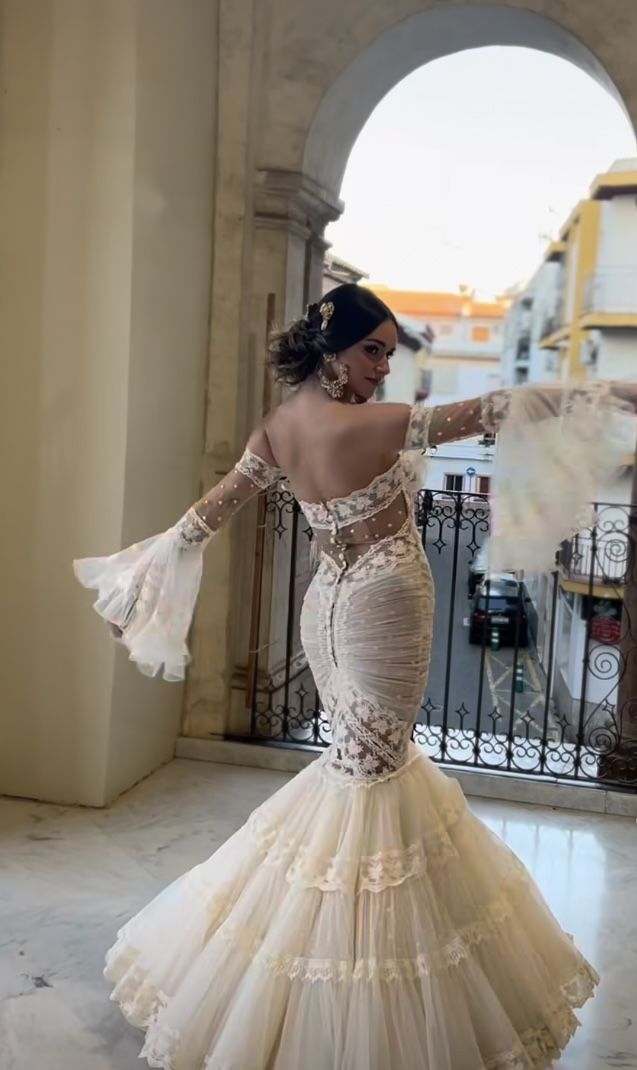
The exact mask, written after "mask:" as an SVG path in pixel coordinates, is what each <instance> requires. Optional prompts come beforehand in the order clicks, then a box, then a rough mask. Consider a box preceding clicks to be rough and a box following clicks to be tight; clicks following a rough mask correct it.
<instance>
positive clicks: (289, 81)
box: [184, 0, 637, 735]
mask: <svg viewBox="0 0 637 1070" xmlns="http://www.w3.org/2000/svg"><path fill="white" fill-rule="evenodd" d="M554 7H555V5H554V4H552V3H551V0H525V3H524V7H522V6H521V3H520V2H519V0H499V2H492V3H490V4H483V3H480V2H479V0H476V2H471V0H465V2H464V3H462V4H456V3H454V2H453V0H444V2H442V3H437V4H433V3H431V2H430V0H388V2H387V3H386V4H384V5H372V6H370V5H369V4H368V3H367V0H350V4H349V5H348V18H347V28H346V27H345V23H344V20H343V13H342V5H341V4H340V3H339V2H338V0H326V2H325V3H324V4H322V5H321V6H320V7H317V6H316V5H311V4H310V3H309V2H305V0H303V2H302V3H299V4H297V5H296V6H295V7H294V13H293V16H292V9H291V8H290V5H289V0H273V3H272V4H271V5H270V8H269V10H268V14H267V17H266V15H265V14H264V15H263V19H262V20H259V22H258V25H257V24H255V25H254V26H251V27H250V32H249V33H248V28H247V27H246V31H245V32H246V41H245V47H244V49H243V51H242V53H241V55H240V56H239V58H237V57H238V53H237V43H236V34H237V28H236V26H235V25H234V24H233V25H232V26H229V27H228V31H227V32H228V38H227V43H228V47H229V48H230V50H231V51H232V54H233V56H234V57H235V61H234V65H233V66H232V68H231V69H230V67H228V71H227V79H226V80H227V92H226V93H225V95H222V97H221V98H220V101H221V102H220V110H219V125H220V129H221V130H222V131H225V132H226V139H227V147H226V148H225V150H224V153H222V155H221V157H220V160H219V164H218V190H219V191H220V192H219V193H218V196H217V204H216V217H215V219H216V224H215V225H216V228H217V231H216V233H217V236H216V239H215V265H218V267H219V270H215V267H214V266H213V286H212V300H211V323H212V333H211V343H210V372H209V382H210V387H211V396H213V397H214V396H215V390H216V388H217V386H218V383H219V381H220V379H221V378H223V379H224V382H225V387H224V399H225V400H224V404H223V405H220V406H218V407H215V406H211V408H210V409H209V412H208V421H207V429H206V450H207V453H208V454H209V455H210V456H213V455H214V453H215V450H218V443H219V442H223V443H225V445H224V449H225V450H226V453H227V454H228V457H229V456H231V455H234V456H238V454H239V452H240V449H241V448H242V445H243V443H244V442H245V436H246V434H247V433H248V432H249V430H250V429H251V427H252V426H254V424H255V423H257V422H258V420H259V419H260V418H261V416H262V413H263V411H264V405H265V404H266V403H265V402H264V396H267V391H265V393H264V389H263V383H264V369H263V347H262V340H263V338H264V334H265V329H266V325H267V323H268V320H269V317H270V316H272V315H273V316H274V318H275V320H276V321H278V322H282V321H286V320H289V319H291V318H293V317H294V316H295V315H296V314H298V312H299V311H300V309H301V308H302V307H303V304H304V303H305V302H306V301H307V300H308V299H310V298H311V297H314V296H316V295H317V294H318V293H319V292H320V286H321V276H322V267H323V257H324V252H325V240H324V232H325V228H326V226H327V225H328V224H329V223H330V222H332V221H334V220H335V219H337V218H338V217H339V215H340V213H341V211H342V205H341V203H340V201H339V193H340V185H341V180H342V177H343V173H344V170H345V167H346V164H347V160H348V157H349V154H350V151H351V148H352V146H353V144H354V142H355V140H356V138H357V136H358V133H359V132H360V130H361V128H362V126H363V125H364V123H365V121H366V120H367V118H368V117H369V115H370V114H371V112H372V111H373V110H374V108H375V106H376V104H377V103H378V102H379V101H380V100H381V99H382V98H383V96H384V95H385V94H386V93H387V92H388V91H389V90H390V89H391V88H392V87H393V86H394V85H396V84H397V83H398V82H399V81H401V80H402V79H403V78H404V77H405V76H406V75H408V74H409V73H411V72H412V71H414V70H415V69H416V68H418V67H419V66H422V65H424V64H426V63H428V62H430V61H431V60H433V59H436V58H439V57H444V56H448V55H451V54H453V53H457V52H460V51H463V50H469V49H474V48H481V47H488V46H492V45H502V46H507V45H509V46H519V47H526V48H533V49H538V50H542V51H545V52H548V53H552V54H554V55H555V56H558V57H561V58H563V59H565V60H567V61H570V62H571V63H574V64H576V65H577V66H578V67H580V68H581V69H582V70H584V71H586V72H587V73H588V74H590V75H591V76H592V77H593V78H595V79H596V80H597V81H598V82H599V83H600V84H601V85H603V86H604V87H605V88H606V89H607V90H608V92H609V93H611V94H612V95H613V96H614V98H615V99H616V100H617V101H619V103H620V104H621V106H622V107H624V109H625V110H626V112H627V113H628V115H629V116H632V118H633V120H634V119H635V117H637V78H636V77H635V75H634V62H633V56H632V49H631V45H630V39H631V32H632V30H633V29H635V30H637V12H635V11H634V9H633V7H632V5H629V4H628V3H626V4H625V6H624V9H623V11H622V19H623V21H622V20H620V19H619V17H618V18H617V19H616V20H615V21H614V22H613V23H612V25H609V23H608V20H607V19H606V18H605V17H604V16H603V14H602V13H601V11H600V9H599V7H598V5H597V4H596V3H595V0H581V2H580V0H566V2H565V3H564V4H562V5H560V21H559V22H558V21H556V20H555V18H554V17H553V10H554ZM530 9H533V10H530ZM261 47H263V49H264V51H263V53H260V52H259V49H260V48H261ZM258 55H265V57H266V62H265V63H264V64H263V65H262V66H260V65H259V64H256V65H255V56H258ZM224 70H225V69H224ZM224 77H225V75H224ZM240 86H241V89H240V88H239V87H240ZM241 109H243V111H241ZM237 124H238V125H237ZM242 124H243V125H242ZM251 138H252V141H251V140H250V139H251ZM242 139H243V141H242ZM245 146H248V148H249V151H247V150H246V148H245ZM239 249H240V250H241V252H240V253H239ZM229 295H234V297H233V300H234V299H235V298H236V307H237V308H238V309H241V310H245V311H248V310H249V315H247V316H243V315H239V314H237V315H234V314H233V316H231V317H229V315H228V297H229ZM239 369H240V370H239ZM225 456H226V454H225V453H224V458H225ZM224 463H225V460H224ZM250 530H251V529H250ZM250 530H249V529H248V526H247V525H246V526H245V527H244V528H243V529H242V532H243V535H245V538H244V537H243V535H241V536H240V537H239V539H238V540H237V545H236V547H235V554H234V558H233V561H232V562H231V563H230V562H228V568H229V570H230V572H231V574H232V578H233V579H234V580H236V582H237V583H239V582H240V577H245V576H247V575H250V574H251V571H252V564H253V556H254V537H253V534H251V533H250ZM231 589H232V583H231V584H230V585H228V593H227V594H225V595H224V597H223V598H220V597H219V593H218V592H213V591H212V590H209V591H207V592H204V595H203V597H202V602H201V618H202V619H204V618H205V619H207V620H208V625H209V627H210V621H215V622H217V624H216V626H218V629H219V631H220V632H222V633H225V634H232V635H234V636H235V637H236V639H234V640H233V641H232V643H230V644H229V645H228V647H226V648H224V649H219V650H218V651H214V652H212V655H211V652H210V651H209V650H208V644H206V643H204V635H203V628H202V630H201V641H196V642H195V644H194V648H195V664H194V666H193V671H192V672H191V686H190V687H189V693H188V697H187V702H186V719H185V723H184V731H185V732H186V734H190V735H202V734H208V733H210V734H212V733H218V734H221V733H223V732H224V731H227V728H228V725H229V717H228V714H227V712H226V711H227V710H228V708H230V707H232V708H233V709H234V711H235V715H236V716H234V720H233V722H232V723H233V725H234V731H235V732H236V733H237V734H241V725H243V724H244V723H245V701H244V699H245V687H244V684H243V681H244V679H245V664H246V661H245V651H246V648H247V636H248V635H249V634H250V607H249V605H248V599H247V598H242V599H241V600H240V604H238V603H236V602H234V601H233V599H232V598H231V595H230V591H231ZM231 619H233V621H234V623H233V626H232V628H231V629H229V628H228V625H227V622H228V621H229V620H231ZM197 631H198V627H197V625H196V626H195V632H197ZM231 648H232V649H231ZM204 649H205V651H206V653H205V657H204V654H203V651H204ZM199 650H201V651H202V653H201V654H199V653H198V651H199ZM222 676H223V677H224V678H225V679H226V680H228V681H230V680H234V681H236V683H233V685H232V687H231V690H232V698H231V700H230V701H229V700H228V698H227V697H226V696H227V692H224V693H223V694H221V693H220V690H219V688H215V687H214V686H213V683H212V681H214V680H215V679H218V678H219V677H222Z"/></svg>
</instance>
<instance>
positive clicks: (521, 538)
mask: <svg viewBox="0 0 637 1070" xmlns="http://www.w3.org/2000/svg"><path fill="white" fill-rule="evenodd" d="M502 416H503V419H502V422H501V423H500V425H499V434H498V449H497V455H496V462H495V473H494V480H493V495H492V525H491V532H492V533H491V537H490V539H489V545H488V561H489V569H490V571H492V572H502V571H505V570H522V569H524V570H525V571H526V572H527V573H529V574H532V575H533V574H538V573H541V572H544V571H546V570H550V569H553V568H554V567H555V554H556V551H557V549H558V547H559V545H560V543H561V542H562V541H563V540H564V539H567V538H569V537H570V536H571V535H572V534H574V533H575V532H578V531H581V530H582V528H585V527H586V526H587V525H588V524H589V523H590V522H591V520H592V515H593V510H592V503H593V502H594V501H595V499H596V498H598V497H599V494H600V493H601V494H604V493H608V491H607V489H606V488H607V486H608V481H609V480H610V479H611V478H612V477H613V476H614V475H617V473H618V472H619V470H620V469H621V467H622V466H623V465H625V464H626V463H627V457H629V456H630V455H632V454H633V453H634V450H635V426H636V425H635V418H634V414H633V410H632V407H631V406H630V405H629V404H628V403H626V402H623V401H622V400H620V398H619V396H618V393H617V392H613V384H611V383H608V382H604V381H597V382H595V381H594V382H591V383H586V384H580V385H577V386H573V387H561V386H558V385H555V386H553V385H551V386H549V387H531V386H529V387H524V388H519V389H518V390H512V391H510V392H509V395H508V398H507V406H506V412H503V414H502Z"/></svg>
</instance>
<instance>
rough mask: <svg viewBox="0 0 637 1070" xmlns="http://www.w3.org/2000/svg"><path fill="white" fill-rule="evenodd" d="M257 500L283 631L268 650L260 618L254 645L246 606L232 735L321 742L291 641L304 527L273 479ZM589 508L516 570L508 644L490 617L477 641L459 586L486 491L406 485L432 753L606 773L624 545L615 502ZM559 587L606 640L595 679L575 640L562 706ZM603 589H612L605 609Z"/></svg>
mask: <svg viewBox="0 0 637 1070" xmlns="http://www.w3.org/2000/svg"><path fill="white" fill-rule="evenodd" d="M267 502H268V504H267V514H268V515H269V516H270V517H271V518H272V522H273V524H274V535H275V540H276V542H277V543H279V544H280V546H281V555H280V561H279V565H280V568H279V580H280V583H281V585H282V589H284V590H285V591H287V592H288V600H287V609H286V611H285V613H284V614H283V615H282V616H281V607H282V605H283V600H282V599H280V600H277V603H276V604H277V606H279V610H278V614H279V618H280V619H279V620H278V631H279V632H280V634H281V635H282V636H283V637H284V638H285V642H284V643H283V645H282V646H281V647H280V655H278V656H277V658H276V659H274V660H273V651H274V644H273V641H272V638H273V637H272V632H270V634H269V646H268V643H266V642H265V640H264V638H263V637H262V636H261V633H260V631H259V628H260V627H261V625H260V623H259V621H258V620H257V619H256V618H255V627H254V628H253V630H252V640H253V647H252V652H251V654H250V658H251V662H252V668H253V673H252V678H253V679H254V681H255V686H254V688H253V690H252V691H251V693H250V695H249V696H248V707H249V708H250V714H251V716H250V726H249V729H248V731H247V734H246V735H244V736H242V737H241V739H242V741H243V742H245V741H246V740H247V741H250V742H252V743H259V744H260V745H262V746H269V747H274V748H277V747H278V748H280V747H288V748H289V747H295V748H299V749H300V750H301V751H305V752H306V753H307V754H308V756H309V754H312V753H315V752H317V751H319V752H320V750H321V749H322V748H324V747H326V746H329V744H330V742H331V735H330V728H329V723H328V720H327V718H326V715H325V713H324V710H323V707H322V704H321V699H320V696H319V693H318V691H317V688H316V685H315V682H314V680H313V678H312V675H311V672H310V669H309V666H308V665H307V662H306V660H305V658H304V655H303V652H302V648H301V643H300V632H299V610H300V602H301V600H302V597H303V592H304V586H306V585H307V582H308V581H309V574H308V575H307V576H306V572H307V570H305V571H303V569H304V566H303V562H304V561H305V560H306V558H307V556H308V546H309V543H310V541H311V539H312V533H311V531H310V529H309V528H308V527H307V525H305V524H304V522H303V520H302V517H301V515H300V511H299V507H298V505H297V503H296V502H295V501H294V499H293V496H292V495H291V493H290V491H289V490H286V489H284V488H282V487H277V490H276V491H271V492H269V494H268V498H267ZM593 513H594V521H593V523H592V524H591V526H590V527H589V528H587V529H586V530H584V531H583V532H582V533H581V534H580V535H578V536H577V538H574V539H573V540H571V541H570V542H567V543H565V544H564V545H563V546H562V551H561V554H560V559H559V565H558V568H556V570H555V571H554V572H553V573H552V574H551V575H549V576H546V577H541V578H540V577H525V578H524V580H521V579H520V581H519V582H518V584H517V587H516V588H515V592H514V595H513V598H514V602H515V605H514V607H513V608H512V613H513V617H512V618H511V619H513V620H514V623H513V638H512V640H511V643H510V645H507V641H505V640H507V636H505V635H504V634H503V635H502V636H501V635H500V634H499V630H498V635H497V636H496V635H495V633H494V630H493V629H494V626H490V625H488V624H484V625H481V627H482V632H481V634H480V642H479V643H475V642H474V641H473V640H472V641H471V642H470V641H469V640H470V637H469V632H470V624H471V615H472V613H473V608H474V607H473V602H472V601H471V600H470V598H469V594H468V590H469V580H470V574H471V566H472V562H474V560H475V559H476V555H477V553H478V550H479V549H480V547H481V546H482V545H483V543H484V541H485V540H486V538H487V537H488V533H489V527H490V523H491V510H490V503H489V498H488V495H481V494H467V493H463V492H452V491H440V490H428V489H424V490H421V491H420V492H419V493H418V496H417V499H416V518H417V524H418V529H419V532H420V538H421V540H422V543H423V546H424V547H425V550H426V553H427V557H428V560H429V564H430V567H431V570H432V574H433V577H434V582H435V586H436V590H437V592H438V597H437V599H436V617H435V622H434V640H433V648H432V658H431V670H430V674H429V680H428V683H427V690H426V693H425V694H424V695H423V698H422V705H421V709H420V712H419V715H418V716H417V719H416V724H415V726H414V740H415V742H416V743H418V744H419V745H420V746H421V747H422V749H423V751H424V752H425V753H426V754H427V755H428V756H429V757H430V758H432V759H433V760H434V761H436V762H438V763H439V764H441V765H442V766H445V765H448V766H454V767H455V768H463V769H465V770H473V771H477V770H481V771H482V772H485V773H492V774H496V773H497V774H503V773H504V774H514V775H516V776H518V777H519V776H531V777H533V778H539V779H543V778H546V779H549V780H550V779H552V778H560V779H562V780H564V781H571V782H576V783H580V784H581V783H588V784H596V785H597V786H605V785H607V784H608V783H609V777H610V776H612V774H609V772H608V769H609V762H610V761H611V759H612V756H613V754H614V751H615V749H616V748H617V747H618V746H620V744H621V740H622V731H623V725H624V722H625V711H624V705H623V702H624V700H623V698H620V697H618V695H617V680H618V678H619V677H620V676H621V675H622V673H623V672H624V669H625V658H626V653H625V651H624V650H623V649H620V647H619V646H618V645H617V636H616V634H615V633H616V632H617V630H618V624H617V622H620V621H621V605H622V594H623V587H624V583H625V578H626V572H627V570H628V563H629V560H632V557H631V554H632V553H634V547H633V545H632V541H631V536H630V533H629V525H628V513H629V507H628V506H622V505H596V506H594V508H593ZM301 572H302V573H303V576H305V577H306V578H305V579H304V581H303V583H300V582H299V579H300V575H301ZM563 596H564V597H565V598H567V599H573V600H575V599H576V598H577V599H578V600H579V601H578V605H579V604H580V603H581V607H582V608H581V612H582V614H583V615H582V616H581V618H579V617H578V627H579V625H581V623H582V622H584V625H585V632H586V635H587V636H588V637H589V639H590V641H591V643H592V642H593V641H595V642H597V643H605V644H607V645H608V644H613V647H612V651H611V655H609V657H608V664H609V666H610V668H609V671H608V673H607V674H606V676H604V678H603V679H600V675H599V667H598V662H597V661H596V660H595V659H596V657H597V655H596V648H594V647H593V646H591V647H590V649H589V648H588V647H586V645H584V648H583V649H582V656H583V657H584V661H583V663H582V669H581V671H580V672H579V675H578V680H577V687H576V689H575V691H573V692H572V693H571V695H570V699H569V701H570V702H571V705H572V704H573V702H574V706H573V708H572V709H571V708H570V707H569V709H568V710H567V711H566V712H564V711H563V709H562V708H561V707H560V704H559V699H560V695H559V694H558V692H557V679H558V678H557V675H556V672H555V666H556V665H558V664H559V663H560V662H561V660H563V657H564V656H565V655H564V650H565V649H568V648H569V640H568V637H565V636H564V634H563V630H562V626H561V625H560V627H559V628H558V618H559V612H558V605H559V604H561V600H562V597H563ZM606 600H611V601H612V602H613V605H612V606H610V609H609V607H608V606H607V605H606V604H605V603H606ZM602 602H603V603H604V604H602ZM257 604H258V605H261V600H258V603H257ZM609 614H610V615H609ZM485 619H486V618H485ZM580 630H581V629H580ZM509 638H510V637H509ZM500 640H502V648H501V649H500ZM277 649H279V648H277ZM275 662H276V664H275ZM273 666H274V667H275V668H276V671H273ZM519 685H520V686H521V690H520V687H519ZM583 726H584V727H583ZM602 730H603V731H602ZM235 739H236V740H237V737H235ZM237 742H238V740H237ZM629 779H630V781H631V783H632V784H633V785H634V786H637V765H635V767H634V768H632V767H631V771H630V778H629ZM611 782H612V781H611Z"/></svg>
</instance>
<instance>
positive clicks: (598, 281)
mask: <svg viewBox="0 0 637 1070" xmlns="http://www.w3.org/2000/svg"><path fill="white" fill-rule="evenodd" d="M582 313H583V315H584V317H585V320H586V322H585V323H584V324H583V325H584V326H586V327H596V326H599V327H604V326H608V327H613V326H617V327H622V326H628V327H633V326H637V269H636V268H634V267H626V268H604V269H602V270H600V271H596V272H595V273H594V274H592V275H589V277H588V278H587V279H586V282H585V286H584V300H583V302H582ZM598 320H599V322H598ZM615 320H616V321H617V322H613V321H615ZM589 321H590V322H589ZM593 321H594V322H593Z"/></svg>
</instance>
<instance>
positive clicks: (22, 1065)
mask: <svg viewBox="0 0 637 1070" xmlns="http://www.w3.org/2000/svg"><path fill="white" fill-rule="evenodd" d="M288 777H289V774H287V773H282V772H274V771H271V770H264V769H247V768H241V767H236V766H227V765H226V766H224V765H213V764H207V763H203V762H196V761H188V760H181V759H178V760H176V761H174V762H172V763H171V764H170V765H168V766H166V767H165V768H163V769H161V770H160V771H159V772H157V773H155V774H154V775H153V776H152V777H150V778H149V779H148V780H146V781H144V782H143V783H141V784H139V785H138V786H137V787H135V788H133V789H132V790H131V791H129V792H128V793H127V794H126V795H125V796H124V797H123V798H121V799H120V800H119V801H118V802H117V803H116V804H115V805H114V806H112V807H111V808H110V809H109V810H107V811H90V810H83V809H75V808H67V807H62V806H50V805H45V804H40V803H32V802H25V801H20V800H9V799H4V800H0V1070H134V1068H136V1067H139V1066H140V1065H141V1064H140V1063H139V1062H138V1060H137V1053H138V1051H139V1048H140V1034H139V1033H138V1032H137V1030H135V1029H133V1028H131V1027H129V1026H128V1025H127V1024H126V1023H125V1021H124V1020H123V1019H122V1018H121V1016H120V1014H119V1011H118V1010H117V1008H116V1007H115V1005H114V1004H112V1003H110V1002H109V1000H108V988H107V985H106V982H105V981H104V980H103V978H102V972H101V971H102V961H103V956H104V952H105V950H106V949H107V947H108V946H109V945H110V943H111V942H112V940H113V936H114V933H115V930H116V929H117V928H118V927H119V925H120V924H121V923H122V922H123V921H124V920H125V919H126V918H127V917H129V916H130V915H131V914H132V913H134V912H135V911H136V910H138V909H139V908H140V907H141V906H142V905H143V904H144V903H145V902H147V900H148V899H150V898H151V897H152V896H153V895H154V894H155V893H156V892H157V891H159V889H160V888H162V887H163V886H164V885H165V884H167V883H168V882H169V881H170V880H172V879H173V878H174V877H176V876H178V875H179V874H180V873H182V872H183V871H184V870H186V869H188V868H190V867H191V866H192V865H194V864H195V863H197V862H199V861H201V860H202V859H203V858H205V857H207V856H208V855H209V854H210V853H211V852H212V851H213V850H214V849H215V848H216V847H217V846H218V845H219V844H221V843H222V842H223V840H225V839H226V838H227V837H228V836H229V835H230V833H232V832H233V831H234V830H235V829H236V828H237V827H238V826H239V825H240V824H241V823H242V822H243V821H244V819H245V818H246V817H247V815H248V813H249V812H250V811H251V810H252V809H254V807H255V806H257V805H258V804H259V803H260V802H261V801H262V800H264V799H265V798H266V797H267V796H268V795H270V794H271V793H272V792H274V791H276V789H277V788H278V787H280V786H281V785H282V784H283V783H285V781H286V780H287V779H288ZM470 802H471V806H472V808H473V809H474V811H475V812H476V813H477V814H478V815H479V817H481V818H482V819H483V820H484V821H485V822H486V823H487V825H488V826H489V827H490V828H491V829H493V831H494V832H496V833H497V834H498V835H499V836H501V837H503V839H504V840H506V842H507V843H508V844H509V845H510V846H511V847H512V848H513V849H514V850H515V851H516V852H517V854H518V855H519V856H520V857H521V858H522V860H523V861H524V862H525V863H526V865H527V866H528V867H529V868H530V870H531V872H532V873H533V875H534V876H535V878H536V879H537V880H538V882H539V884H540V886H541V888H542V890H543V892H544V894H545V895H546V897H547V899H548V901H549V903H550V905H551V907H552V909H553V911H554V912H555V913H556V915H557V916H558V918H559V920H560V922H561V923H562V925H563V926H564V928H566V929H567V930H568V931H569V932H571V933H573V934H574V936H575V938H576V940H577V943H578V944H579V946H580V947H581V948H582V950H583V951H584V953H585V954H586V955H587V957H589V958H590V960H591V961H592V962H593V964H594V965H595V966H596V967H597V969H598V970H599V971H600V973H601V974H602V984H601V986H600V989H599V993H598V995H597V997H596V998H595V999H594V1000H593V1001H592V1002H590V1003H589V1004H588V1006H587V1007H585V1008H584V1010H583V1011H582V1012H581V1013H580V1017H581V1019H582V1022H583V1027H582V1029H580V1030H579V1031H578V1033H577V1035H576V1037H575V1039H574V1040H573V1042H572V1043H571V1045H570V1047H569V1049H568V1051H567V1052H566V1053H565V1055H564V1056H563V1058H562V1060H561V1061H560V1063H559V1070H601V1068H602V1067H612V1068H617V1067H634V1068H636V1070H637V826H636V824H635V820H634V818H627V817H610V816H602V815H590V814H584V813H575V812H572V811H565V810H549V809H543V808H540V807H533V806H527V805H521V804H516V803H505V802H496V801H492V800H487V799H472V800H470ZM290 1070H297V1068H290ZM326 1070H338V1068H333V1067H329V1068H328V1067H326ZM406 1070H407V1068H406ZM431 1070H435V1068H431Z"/></svg>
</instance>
